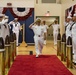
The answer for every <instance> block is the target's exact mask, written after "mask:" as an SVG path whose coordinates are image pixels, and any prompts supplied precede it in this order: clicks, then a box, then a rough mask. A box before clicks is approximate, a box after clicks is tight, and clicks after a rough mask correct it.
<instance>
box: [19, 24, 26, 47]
mask: <svg viewBox="0 0 76 75" xmlns="http://www.w3.org/2000/svg"><path fill="white" fill-rule="evenodd" d="M22 29H23V41H22V43H21V44H20V47H27V44H26V42H25V40H24V39H25V24H23V27H22Z"/></svg>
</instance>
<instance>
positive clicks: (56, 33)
mask: <svg viewBox="0 0 76 75" xmlns="http://www.w3.org/2000/svg"><path fill="white" fill-rule="evenodd" d="M52 27H53V37H54V45H56V44H57V36H58V29H59V24H54V25H52Z"/></svg>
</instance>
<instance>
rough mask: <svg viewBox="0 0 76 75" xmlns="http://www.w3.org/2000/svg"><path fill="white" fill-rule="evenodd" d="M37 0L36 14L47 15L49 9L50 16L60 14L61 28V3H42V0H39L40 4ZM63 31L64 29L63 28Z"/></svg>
mask: <svg viewBox="0 0 76 75" xmlns="http://www.w3.org/2000/svg"><path fill="white" fill-rule="evenodd" d="M34 1H35V16H45V13H46V12H47V11H50V16H59V17H60V28H62V27H61V4H56V3H41V0H38V4H36V0H34ZM61 33H62V29H61Z"/></svg>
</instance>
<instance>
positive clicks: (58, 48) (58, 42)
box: [57, 32, 61, 55]
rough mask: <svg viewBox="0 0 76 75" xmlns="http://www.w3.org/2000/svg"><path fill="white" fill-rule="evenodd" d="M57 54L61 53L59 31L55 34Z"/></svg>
mask: <svg viewBox="0 0 76 75" xmlns="http://www.w3.org/2000/svg"><path fill="white" fill-rule="evenodd" d="M57 55H61V35H60V32H59V33H58V36H57Z"/></svg>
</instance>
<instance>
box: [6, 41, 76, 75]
mask: <svg viewBox="0 0 76 75" xmlns="http://www.w3.org/2000/svg"><path fill="white" fill-rule="evenodd" d="M29 51H33V54H34V55H35V54H36V53H35V47H34V46H28V47H20V46H19V47H17V55H25V54H27V55H29ZM42 54H43V55H56V54H57V46H54V45H53V41H47V44H46V45H44V48H43V51H42ZM58 58H59V59H60V57H58ZM63 64H64V65H65V66H66V62H63ZM69 70H70V71H71V72H72V73H73V74H74V75H76V69H75V66H74V68H73V69H69ZM7 73H8V70H7V69H6V75H8V74H7Z"/></svg>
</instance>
